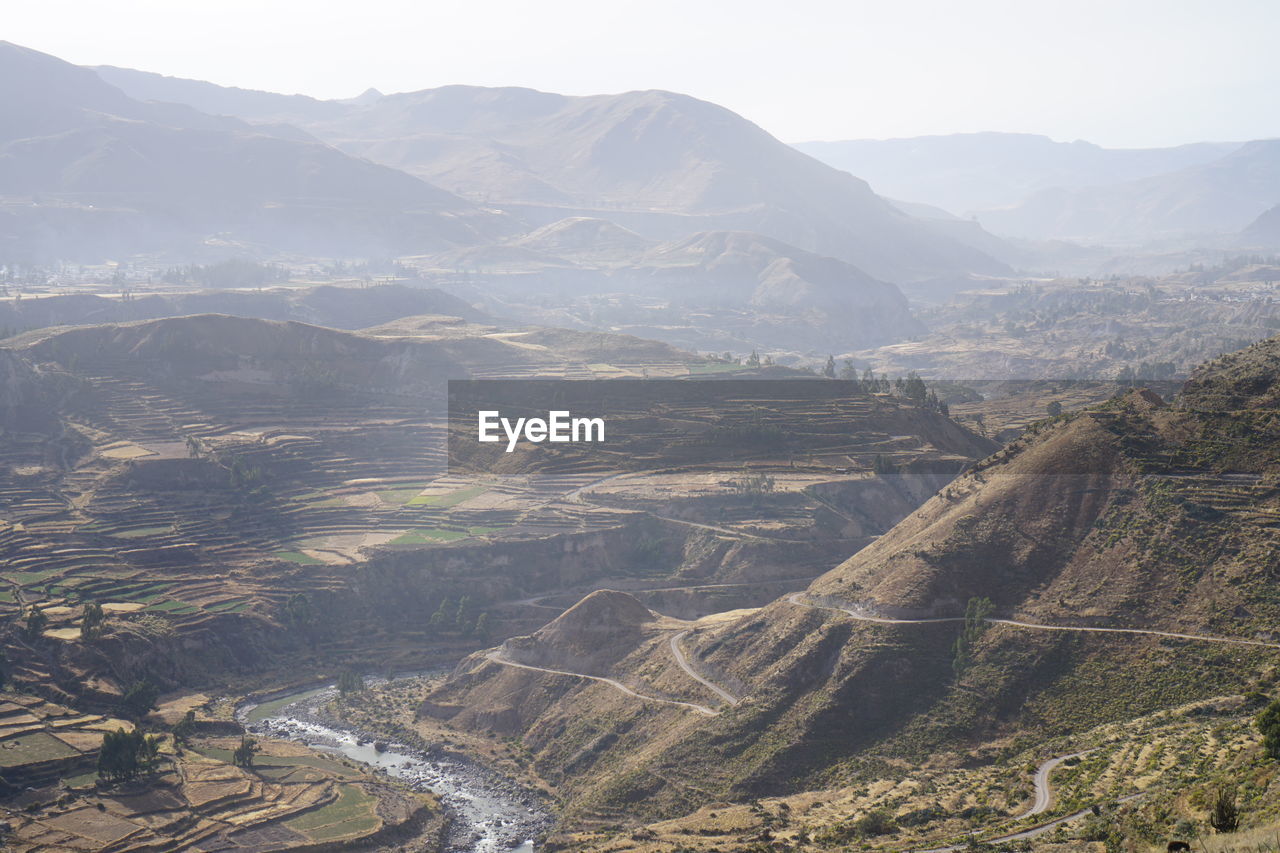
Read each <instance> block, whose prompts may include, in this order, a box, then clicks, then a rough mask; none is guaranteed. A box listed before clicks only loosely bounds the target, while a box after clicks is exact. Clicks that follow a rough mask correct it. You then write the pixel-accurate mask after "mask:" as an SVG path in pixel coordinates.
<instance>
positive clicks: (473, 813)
mask: <svg viewBox="0 0 1280 853" xmlns="http://www.w3.org/2000/svg"><path fill="white" fill-rule="evenodd" d="M407 677H409V678H418V677H422V675H421V674H417V675H412V676H407ZM336 693H337V690H336V689H335V688H334V687H333V686H332V685H330V686H327V687H319V688H313V689H310V690H302V691H298V692H295V693H291V694H287V695H284V696H279V697H276V698H272V699H269V700H268V699H263V700H261V701H258V702H248V703H245V704H244V705H242V706H241V707H240V709H239V711H238V712H237V716H238V717H239V718H240V720H241V722H243V723H244V724H245V727H246V728H247V729H248V730H249V731H251V732H253V733H255V734H259V735H262V736H265V737H273V738H281V739H287V740H294V741H298V742H300V743H304V744H306V745H307V746H309V747H311V748H313V749H317V750H323V751H328V752H336V753H340V754H342V755H345V756H347V757H348V758H351V759H354V760H356V761H359V762H362V763H364V764H367V765H368V766H370V767H372V768H374V769H375V770H376V771H378V772H384V773H386V774H387V775H388V776H392V777H394V778H396V779H399V780H401V781H403V782H405V783H406V784H408V785H409V786H410V787H412V788H414V789H416V790H423V791H426V790H430V791H432V792H434V793H435V794H437V795H438V796H439V797H440V798H441V799H442V800H443V801H444V805H445V808H447V809H448V810H449V813H450V816H451V818H452V822H451V826H450V831H449V838H448V847H447V849H448V850H449V851H454V853H507V851H517V853H533V851H534V850H535V849H536V848H535V845H534V839H536V838H538V837H540V836H541V835H542V834H543V833H544V832H545V831H546V830H547V829H548V828H549V827H550V825H551V814H550V812H549V811H548V810H547V808H546V806H545V804H544V802H543V801H542V800H541V799H540V798H539V797H538V796H537V795H536V794H534V793H533V792H531V791H529V790H528V789H527V788H524V787H523V786H521V785H519V784H518V783H516V782H515V781H513V780H512V779H510V778H508V777H506V776H503V775H502V774H500V773H497V772H495V771H493V770H491V769H489V768H487V767H484V766H483V765H481V764H480V763H478V762H476V761H473V760H471V759H469V758H467V757H466V756H465V755H461V754H459V753H455V752H447V751H444V750H440V751H438V752H437V751H434V750H433V751H432V752H431V753H430V754H426V753H423V752H421V751H420V750H416V749H413V748H412V747H409V746H405V745H404V744H399V743H395V742H391V743H388V744H386V749H384V750H381V751H379V750H378V749H376V748H375V747H374V745H373V736H372V734H369V733H362V732H357V731H355V730H352V729H349V728H346V727H344V726H343V725H342V724H341V723H339V722H337V721H336V720H334V719H332V718H331V717H329V716H328V715H327V714H326V713H325V711H324V705H325V704H326V703H327V702H328V701H329V700H330V699H332V698H333V697H334V695H336Z"/></svg>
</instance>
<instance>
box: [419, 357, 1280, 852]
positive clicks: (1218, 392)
mask: <svg viewBox="0 0 1280 853" xmlns="http://www.w3.org/2000/svg"><path fill="white" fill-rule="evenodd" d="M1277 376H1280V340H1277V339H1271V340H1269V341H1266V342H1263V343H1261V344H1258V345H1256V346H1254V347H1251V348H1249V349H1247V350H1244V351H1243V352H1241V353H1239V354H1236V355H1232V356H1227V357H1224V358H1223V359H1221V360H1220V361H1218V362H1215V363H1212V364H1210V365H1207V366H1206V367H1204V368H1203V369H1201V370H1200V371H1198V372H1197V373H1196V375H1195V376H1194V377H1193V378H1192V379H1191V381H1190V382H1189V383H1188V384H1187V386H1186V390H1185V392H1184V394H1183V395H1182V396H1181V397H1180V398H1179V399H1178V400H1177V401H1175V403H1174V404H1172V405H1170V404H1166V403H1165V402H1164V401H1162V400H1160V398H1159V397H1157V396H1155V395H1154V394H1152V393H1151V392H1147V391H1141V390H1140V391H1134V392H1131V393H1130V394H1128V395H1127V396H1125V397H1122V398H1117V399H1115V400H1113V401H1111V402H1110V403H1107V404H1105V405H1102V406H1100V407H1097V408H1095V409H1092V410H1086V411H1084V412H1080V413H1077V414H1073V415H1065V416H1061V417H1058V418H1055V419H1052V420H1049V421H1046V422H1042V423H1041V424H1040V425H1038V427H1036V428H1034V429H1032V430H1030V431H1029V432H1028V433H1027V434H1026V435H1024V437H1022V438H1020V439H1018V440H1017V441H1015V442H1014V443H1013V444H1011V445H1009V446H1008V447H1006V448H1005V449H1003V450H1001V451H999V452H997V453H996V454H995V455H994V456H992V457H990V458H989V459H987V460H985V461H984V462H982V463H980V464H979V465H977V466H975V467H974V468H973V469H972V470H971V471H970V472H968V473H966V474H964V475H962V476H961V477H959V478H957V479H956V480H955V481H953V482H952V483H951V484H950V485H948V486H946V487H945V488H943V489H942V490H941V492H940V493H939V494H938V495H937V496H935V497H934V498H932V499H931V500H929V501H928V502H926V503H925V504H924V505H923V506H921V507H920V508H919V509H918V510H917V511H916V512H914V513H912V514H911V515H909V516H908V517H907V518H905V519H904V520H903V521H901V522H900V523H898V525H896V526H895V527H894V528H893V529H892V530H891V531H890V532H889V533H887V534H886V535H884V536H882V537H881V538H879V539H878V540H877V541H876V542H875V543H873V544H871V545H869V546H868V547H866V548H864V549H863V550H861V551H859V552H858V553H856V554H855V555H854V556H852V557H851V558H849V559H848V560H847V561H845V562H844V563H842V564H841V565H839V566H837V567H836V568H835V569H833V570H831V571H829V572H828V573H827V574H825V575H823V576H822V577H820V578H818V579H817V580H815V581H814V582H813V583H812V585H811V586H810V587H809V588H808V589H807V590H806V591H804V592H801V593H797V594H794V595H788V596H785V597H783V598H781V599H779V600H778V601H775V602H774V603H772V604H770V605H768V606H766V607H764V608H762V609H760V610H758V611H752V612H749V613H746V614H742V615H738V614H727V615H726V618H724V619H720V620H711V619H708V620H703V621H700V622H697V623H693V624H691V625H687V626H686V627H685V630H686V631H687V634H683V635H681V639H680V641H679V642H681V643H682V645H683V652H682V655H683V657H684V658H686V659H687V660H688V662H689V663H690V665H691V666H692V668H693V670H694V671H695V672H697V673H699V674H700V675H701V676H703V677H704V678H706V679H708V680H710V681H712V682H713V683H716V684H718V685H720V686H721V687H723V688H725V689H727V690H730V691H732V692H733V693H734V694H736V697H737V698H738V699H739V701H738V702H737V703H736V704H732V705H730V706H724V705H721V706H719V707H717V708H716V709H715V711H716V713H713V714H710V715H706V714H694V713H689V711H688V710H687V709H682V708H681V707H679V706H676V705H668V706H665V707H664V706H659V705H656V704H655V703H653V702H648V703H642V702H635V701H630V702H628V700H627V697H626V695H625V694H623V693H622V692H621V691H619V690H616V689H615V690H613V691H611V692H610V691H608V690H606V689H605V687H604V686H601V685H599V684H592V685H589V686H583V685H581V684H578V685H575V684H573V683H568V682H567V680H566V679H565V678H564V677H563V676H555V677H553V676H542V677H540V676H538V675H537V674H536V673H529V672H525V673H523V674H522V675H519V676H515V675H512V674H510V673H507V672H504V671H503V669H502V664H501V662H495V661H492V660H489V661H487V662H485V661H483V660H482V659H477V658H473V659H470V660H469V661H467V662H464V664H463V665H462V666H461V667H460V668H459V670H458V672H457V673H456V674H455V676H454V678H453V679H452V680H451V681H450V682H448V683H446V685H445V686H444V687H443V688H441V689H440V690H439V691H437V694H435V695H434V696H433V697H432V700H431V701H432V702H435V703H437V704H441V705H448V704H452V705H467V704H468V702H469V699H470V698H474V699H475V700H476V701H477V703H478V705H477V706H475V707H472V709H471V710H470V711H469V716H468V717H467V718H465V720H463V722H464V723H466V724H467V725H469V727H471V728H472V729H473V730H484V727H485V724H484V722H483V721H484V719H485V713H486V711H491V710H495V709H496V707H498V706H506V705H515V706H520V705H521V703H522V702H524V701H525V700H526V699H527V698H528V697H529V696H530V695H533V693H535V692H536V693H537V695H539V697H540V699H539V702H538V704H537V705H536V706H535V707H534V708H533V709H532V710H531V709H528V708H526V710H525V713H524V714H523V715H522V719H521V722H520V724H519V725H518V726H517V727H516V728H515V729H514V730H513V729H511V728H510V727H509V726H510V720H511V718H510V717H507V718H505V719H507V720H508V728H505V729H504V730H503V734H516V735H518V736H520V737H521V738H522V742H523V744H524V745H525V746H526V747H527V748H528V749H530V750H531V751H532V754H533V757H534V767H535V768H537V770H538V771H539V772H543V773H548V774H552V776H549V777H548V778H554V779H555V781H556V783H557V784H559V785H560V786H562V791H563V792H564V793H565V795H566V796H567V797H568V801H569V807H568V809H567V811H566V818H565V825H566V826H569V827H572V826H582V825H590V824H591V823H592V822H593V821H601V820H603V821H606V822H607V821H608V820H610V819H611V816H613V815H615V814H616V812H615V811H614V809H615V808H616V806H617V805H618V804H621V803H627V804H630V805H629V806H628V808H629V809H635V808H636V807H637V806H636V804H643V805H642V806H640V807H639V808H640V809H641V810H642V811H643V812H644V814H645V816H647V817H650V818H653V817H673V816H676V815H679V814H684V813H686V812H688V811H689V810H690V809H691V808H692V807H693V806H696V805H698V804H699V803H710V802H713V801H715V800H723V799H729V800H745V799H749V798H751V797H755V796H761V795H766V794H767V795H771V796H776V795H778V794H781V793H787V792H791V791H800V790H805V789H808V788H814V787H829V786H831V785H833V784H853V785H857V784H860V783H864V782H868V781H871V780H873V779H885V778H890V779H895V780H902V779H910V778H911V775H912V768H913V767H914V766H916V765H918V764H921V763H924V764H926V765H927V766H928V767H929V768H934V769H937V768H958V767H973V766H985V765H995V766H996V767H999V762H1000V761H1002V760H1003V759H1004V758H1006V757H1008V756H1012V755H1016V754H1018V753H1020V752H1022V751H1023V750H1027V749H1031V748H1034V747H1036V746H1038V745H1042V744H1043V743H1045V742H1046V741H1047V740H1048V739H1050V738H1055V737H1060V736H1067V735H1072V734H1074V733H1081V732H1084V731H1086V730H1088V729H1090V728H1092V727H1094V726H1098V725H1100V724H1103V723H1107V722H1110V721H1116V720H1125V719H1130V718H1132V717H1134V716H1138V715H1141V714H1144V713H1148V712H1151V711H1155V710H1157V709H1160V708H1163V707H1169V706H1172V705H1176V704H1179V703H1183V702H1187V701H1191V700H1194V699H1199V698H1208V697H1211V696H1218V695H1222V694H1225V693H1232V692H1239V691H1241V690H1243V689H1245V688H1246V687H1247V686H1248V685H1250V684H1255V683H1259V681H1261V682H1262V683H1266V684H1269V683H1271V682H1270V681H1268V680H1267V679H1270V678H1272V676H1273V674H1274V670H1271V667H1273V666H1274V664H1275V663H1276V660H1277V651H1276V650H1277V649H1278V648H1280V640H1278V638H1277V635H1276V631H1275V624H1276V620H1277V618H1278V617H1280V607H1278V606H1277V603H1276V601H1275V597H1274V595H1273V594H1272V592H1271V589H1272V580H1271V573H1272V570H1271V568H1270V567H1271V566H1272V565H1273V564H1274V560H1275V554H1276V552H1277V549H1280V538H1278V536H1280V534H1278V531H1280V523H1278V521H1280V492H1277V490H1276V487H1275V483H1276V478H1277V475H1280V469H1277V467H1276V463H1275V459H1276V458H1277V454H1276V450H1277V443H1278V442H1280V434H1278V433H1277V432H1276V429H1275V424H1274V419H1273V418H1272V414H1271V413H1272V411H1273V410H1274V402H1275V394H1276V391H1275V389H1276V388H1277V387H1280V384H1278V383H1277ZM977 599H990V601H991V602H992V604H991V605H990V606H991V607H992V610H990V611H987V612H986V613H985V614H984V613H983V612H982V611H981V610H980V611H979V612H978V614H977V615H976V616H972V615H971V617H970V618H969V623H968V627H967V628H966V616H965V613H966V608H970V610H971V612H972V607H973V604H972V602H974V601H975V600H977ZM984 616H989V617H991V618H990V619H984ZM1000 620H1011V621H1000ZM1100 629H1101V630H1100ZM648 648H649V646H641V647H638V651H637V653H636V655H634V656H632V657H630V658H627V659H623V660H622V661H621V662H620V663H619V664H618V668H617V670H615V673H619V674H615V676H614V677H617V678H621V677H624V676H626V675H630V677H631V679H632V680H631V682H630V683H631V684H632V685H633V689H634V686H635V685H636V684H637V683H638V682H637V681H636V679H637V678H638V677H639V674H644V678H645V683H646V684H649V685H652V686H653V687H656V688H662V689H666V690H668V691H670V690H672V689H673V685H676V684H678V683H679V684H683V692H682V693H681V694H679V697H680V698H681V699H683V700H685V701H706V700H705V698H698V697H706V695H707V694H706V692H705V688H704V687H701V686H699V685H698V684H697V683H696V682H695V681H693V680H691V679H689V678H688V677H686V679H685V680H684V681H683V682H677V681H676V680H675V676H674V675H673V674H671V673H672V670H671V669H670V667H672V666H673V665H674V663H676V662H678V661H677V660H676V657H675V656H674V655H673V649H674V646H673V647H672V648H667V649H664V648H662V645H661V644H658V645H657V647H656V649H657V651H656V652H655V651H645V649H648ZM1269 671H1270V672H1271V673H1272V675H1268V672H1269ZM498 678H501V679H504V683H506V684H507V686H508V688H509V691H508V692H506V693H504V694H502V695H501V696H500V697H499V696H498V695H496V694H495V693H494V692H492V691H491V690H489V689H488V688H486V686H485V685H486V683H487V682H488V681H491V680H493V679H498ZM511 679H516V680H517V681H521V682H522V683H514V682H513V681H512V680H511ZM548 679H551V680H548ZM512 691H514V692H512ZM538 691H543V692H538ZM427 710H428V711H430V710H431V709H427ZM433 713H434V712H433ZM570 721H572V722H570ZM602 742H603V743H608V744H609V746H608V748H604V749H599V748H596V749H592V748H590V746H589V745H591V744H598V743H602ZM570 757H572V759H573V761H572V766H573V772H572V774H559V775H557V771H556V769H555V768H557V767H563V766H566V762H568V761H569V760H570ZM1125 790H1126V789H1125V788H1124V787H1123V786H1121V793H1124V792H1125ZM1021 811H1022V808H1021V806H1020V801H1019V800H1018V799H1017V798H1016V797H1011V798H1010V800H1009V803H1008V806H1007V807H1002V808H1000V809H997V811H996V815H997V816H1000V815H1003V816H1006V819H1007V818H1008V817H1012V816H1014V815H1016V814H1019V813H1020V812H1021ZM947 817H949V815H946V814H945V813H942V814H939V815H938V816H936V817H935V818H924V820H926V821H927V820H932V819H938V820H942V819H945V818H947Z"/></svg>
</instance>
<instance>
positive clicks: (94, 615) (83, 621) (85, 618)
mask: <svg viewBox="0 0 1280 853" xmlns="http://www.w3.org/2000/svg"><path fill="white" fill-rule="evenodd" d="M106 622H107V616H106V614H105V613H103V612H102V605H101V604H99V603H98V602H96V601H87V602H85V605H84V613H83V615H81V617H80V639H81V640H83V641H84V642H86V643H91V642H93V641H94V640H96V639H98V637H101V636H102V631H103V628H104V627H105V625H106Z"/></svg>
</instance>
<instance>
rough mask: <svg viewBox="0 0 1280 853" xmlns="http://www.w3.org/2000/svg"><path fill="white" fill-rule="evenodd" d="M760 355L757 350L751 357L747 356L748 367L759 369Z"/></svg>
mask: <svg viewBox="0 0 1280 853" xmlns="http://www.w3.org/2000/svg"><path fill="white" fill-rule="evenodd" d="M759 366H760V354H759V353H758V352H756V351H755V350H752V351H751V355H749V356H747V367H759Z"/></svg>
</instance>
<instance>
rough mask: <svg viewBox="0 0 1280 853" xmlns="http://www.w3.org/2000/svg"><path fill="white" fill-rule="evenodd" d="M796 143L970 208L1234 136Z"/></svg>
mask: <svg viewBox="0 0 1280 853" xmlns="http://www.w3.org/2000/svg"><path fill="white" fill-rule="evenodd" d="M795 147H796V148H798V149H799V150H801V151H803V152H805V153H806V154H809V155H811V156H813V157H816V158H818V159H819V160H821V161H822V162H824V163H827V164H829V165H831V166H834V167H835V168H837V169H843V170H845V171H846V172H850V173H852V174H855V175H858V176H859V177H861V178H863V179H865V180H866V181H867V182H868V183H870V184H871V186H872V188H873V189H875V191H876V192H878V193H880V194H882V195H888V196H892V197H894V198H902V199H906V200H908V201H914V202H925V203H927V204H934V205H937V206H939V207H942V208H944V209H946V210H950V211H952V212H953V213H968V212H969V211H973V210H984V209H988V208H993V207H1005V206H1008V205H1014V204H1017V203H1019V202H1021V201H1022V200H1023V199H1025V198H1026V197H1027V196H1028V195H1030V194H1031V193H1033V192H1037V191H1039V190H1047V189H1051V188H1053V187H1061V188H1064V189H1075V188H1078V187H1087V186H1102V185H1106V184H1114V183H1120V182H1122V181H1132V180H1137V179H1139V178H1146V177H1150V176H1152V175H1159V174H1164V173H1166V172H1173V171H1176V170H1178V169H1183V168H1186V167H1188V166H1196V165H1200V164H1203V163H1207V162H1209V161H1211V160H1216V159H1217V158H1219V157H1223V156H1225V155H1226V154H1228V153H1230V152H1231V151H1232V150H1234V149H1235V148H1237V147H1239V143H1233V142H1224V143H1218V142H1199V143H1193V144H1191V145H1178V146H1174V147H1172V148H1133V149H1117V148H1103V147H1101V146H1099V145H1094V144H1093V143H1091V142H1085V141H1083V140H1076V141H1075V142H1055V141H1053V140H1052V139H1050V138H1049V137H1047V136H1038V135H1035V134H1030V133H953V134H948V135H944V136H916V137H911V138H906V139H850V140H843V141H838V142H802V143H799V144H797V145H796V146H795Z"/></svg>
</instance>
